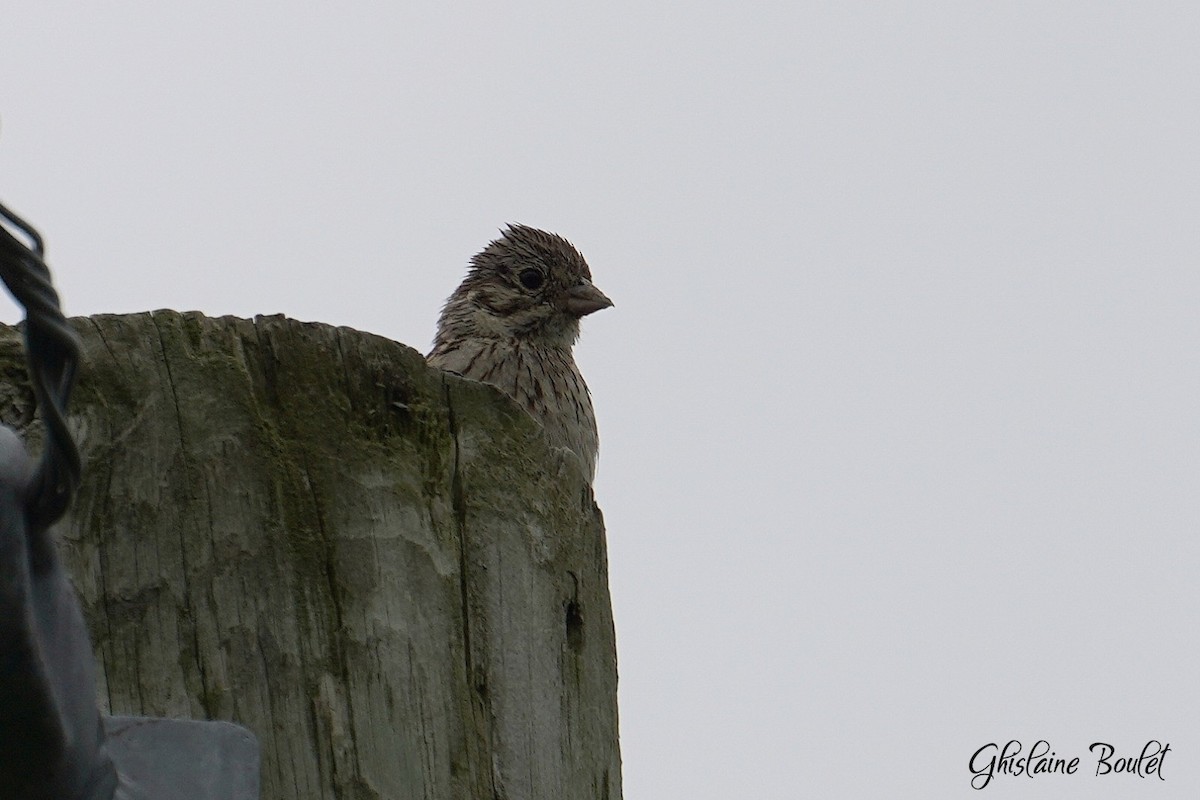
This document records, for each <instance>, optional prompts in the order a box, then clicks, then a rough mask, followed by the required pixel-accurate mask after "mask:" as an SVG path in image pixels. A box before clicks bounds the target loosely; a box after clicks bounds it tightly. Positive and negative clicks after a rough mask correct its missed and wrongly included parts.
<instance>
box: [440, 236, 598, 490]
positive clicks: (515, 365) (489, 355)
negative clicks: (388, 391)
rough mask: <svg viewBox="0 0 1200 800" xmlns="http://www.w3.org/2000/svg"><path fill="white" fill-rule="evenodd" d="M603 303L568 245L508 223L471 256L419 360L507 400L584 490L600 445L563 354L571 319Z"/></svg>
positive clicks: (578, 378)
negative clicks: (563, 453)
mask: <svg viewBox="0 0 1200 800" xmlns="http://www.w3.org/2000/svg"><path fill="white" fill-rule="evenodd" d="M612 305H613V302H612V300H610V299H608V297H607V296H606V295H605V294H604V293H603V292H601V291H600V290H599V289H597V288H596V287H595V286H594V285H593V284H592V272H591V269H590V268H589V267H588V265H587V261H585V260H584V258H583V255H582V254H580V252H579V251H578V250H577V249H576V248H575V246H574V245H573V244H571V243H570V242H569V241H567V240H566V239H564V238H563V237H561V236H559V235H558V234H554V233H548V232H546V231H543V230H538V229H537V228H531V227H529V226H527V225H521V224H517V223H513V224H510V225H508V226H507V227H506V228H504V229H501V231H500V237H499V238H497V239H495V240H494V241H492V242H490V243H489V244H488V245H487V246H486V247H485V248H483V250H482V251H480V252H479V253H478V254H476V255H475V256H474V257H472V258H471V262H470V267H469V269H468V271H467V276H466V277H465V278H464V279H463V281H462V283H461V284H460V285H459V286H458V288H457V289H455V290H454V292H453V293H452V294H451V295H450V297H449V298H448V299H447V300H446V304H445V306H444V307H443V308H442V313H441V316H440V317H439V319H438V326H437V334H436V336H435V337H434V342H433V349H432V350H431V351H430V352H429V355H428V356H426V361H427V363H428V364H430V365H431V366H434V367H437V368H439V369H442V370H446V371H449V372H454V373H457V374H459V375H461V376H463V377H465V378H470V379H473V380H477V381H480V382H481V383H487V384H491V385H492V386H495V387H496V388H497V389H499V390H500V391H502V392H504V393H505V394H506V395H508V396H509V397H511V398H512V399H513V400H515V401H516V402H517V403H518V404H519V405H520V406H522V407H523V408H524V409H525V410H526V411H528V412H529V414H530V415H531V416H532V417H533V418H534V419H535V420H537V421H538V422H540V423H541V425H542V428H543V429H544V430H545V432H546V438H547V440H548V441H549V442H550V444H551V445H553V446H555V447H560V448H565V449H567V450H570V451H571V452H573V453H574V454H575V455H576V456H577V457H578V458H579V460H580V462H581V463H582V465H583V472H584V475H585V477H586V478H587V481H588V483H589V484H590V483H591V482H592V481H593V480H594V478H595V475H596V462H597V458H598V454H599V446H600V438H599V434H598V433H597V430H596V415H595V411H594V409H593V408H592V398H591V392H590V391H589V390H588V387H587V384H586V383H585V382H584V380H583V375H582V374H580V372H579V367H578V366H577V365H576V364H575V357H574V355H573V353H572V348H573V347H574V345H575V342H576V341H578V339H579V327H580V326H579V321H580V320H581V319H582V318H583V317H585V316H587V315H588V314H592V313H594V312H596V311H600V310H601V309H604V308H608V307H610V306H612Z"/></svg>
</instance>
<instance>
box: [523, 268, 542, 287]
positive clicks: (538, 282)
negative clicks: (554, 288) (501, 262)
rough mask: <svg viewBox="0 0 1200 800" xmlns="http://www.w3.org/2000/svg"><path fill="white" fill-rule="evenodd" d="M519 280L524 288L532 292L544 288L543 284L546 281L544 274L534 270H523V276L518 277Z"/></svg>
mask: <svg viewBox="0 0 1200 800" xmlns="http://www.w3.org/2000/svg"><path fill="white" fill-rule="evenodd" d="M517 279H518V280H520V281H521V285H522V286H524V287H525V288H526V289H529V290H530V291H533V290H534V289H540V288H542V283H544V282H545V280H546V279H545V278H543V277H542V273H540V272H538V271H537V270H536V269H532V268H530V269H523V270H521V274H520V275H518V276H517Z"/></svg>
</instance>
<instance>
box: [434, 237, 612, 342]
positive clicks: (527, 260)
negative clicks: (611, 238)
mask: <svg viewBox="0 0 1200 800" xmlns="http://www.w3.org/2000/svg"><path fill="white" fill-rule="evenodd" d="M611 305H612V301H611V300H609V299H608V298H607V297H605V295H604V293H603V292H601V291H600V290H599V289H597V288H596V287H595V286H593V285H592V272H591V270H590V269H588V265H587V262H586V261H584V259H583V256H582V255H580V253H579V251H578V250H576V249H575V247H574V246H573V245H572V244H571V243H570V242H568V241H567V240H566V239H564V238H562V237H561V236H558V235H557V234H553V233H547V232H545V231H540V230H537V229H536V228H530V227H528V226H525V225H516V224H514V225H509V226H508V228H507V229H506V230H503V231H501V236H500V238H499V239H496V240H495V241H493V242H492V243H490V244H489V245H488V246H487V247H485V248H484V249H483V251H482V252H480V253H479V254H478V255H476V256H475V257H474V258H472V259H471V270H470V272H469V273H468V275H467V277H466V279H465V280H464V281H463V283H462V285H461V286H459V287H458V289H457V290H456V291H455V292H454V294H453V295H451V297H450V299H449V300H448V301H447V303H446V310H445V311H444V312H443V317H444V321H446V322H449V321H451V318H453V321H454V322H456V323H459V324H462V323H467V324H468V325H469V327H470V328H471V329H472V332H473V333H474V334H475V335H477V336H487V337H495V338H515V339H540V340H541V341H542V342H543V343H544V344H547V345H551V346H560V347H570V346H571V345H572V344H574V343H575V340H576V339H577V338H578V336H579V320H580V318H581V317H584V316H586V315H588V314H591V313H592V312H593V311H599V310H600V309H602V308H608V307H609V306H611Z"/></svg>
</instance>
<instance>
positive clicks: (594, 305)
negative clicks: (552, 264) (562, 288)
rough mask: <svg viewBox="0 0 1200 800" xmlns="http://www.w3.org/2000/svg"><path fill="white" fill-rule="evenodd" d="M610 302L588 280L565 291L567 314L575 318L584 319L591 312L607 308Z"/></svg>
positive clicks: (611, 302)
mask: <svg viewBox="0 0 1200 800" xmlns="http://www.w3.org/2000/svg"><path fill="white" fill-rule="evenodd" d="M612 304H613V301H612V300H609V299H608V298H607V297H605V295H604V292H602V291H600V290H599V289H597V288H596V287H595V286H592V282H591V281H589V280H586V279H585V280H583V281H581V282H580V283H578V284H576V285H575V286H572V287H571V288H570V289H568V290H567V302H566V308H567V313H569V314H572V315H574V316H576V317H586V316H587V315H588V314H591V313H592V312H593V311H599V310H600V309H602V308H608V307H609V306H611V305H612Z"/></svg>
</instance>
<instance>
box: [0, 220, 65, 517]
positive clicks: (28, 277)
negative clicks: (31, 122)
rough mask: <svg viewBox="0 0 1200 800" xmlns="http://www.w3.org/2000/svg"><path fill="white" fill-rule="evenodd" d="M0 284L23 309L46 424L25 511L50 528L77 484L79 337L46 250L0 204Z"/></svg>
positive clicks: (34, 379) (33, 232) (31, 374)
mask: <svg viewBox="0 0 1200 800" xmlns="http://www.w3.org/2000/svg"><path fill="white" fill-rule="evenodd" d="M0 222H3V223H5V224H7V225H9V226H11V227H13V228H15V229H16V230H17V231H19V232H20V233H21V234H22V235H23V236H24V237H25V238H26V239H27V240H28V242H29V243H28V244H26V243H24V242H22V241H21V240H19V239H18V238H17V237H16V236H14V235H13V234H12V233H11V232H10V231H9V230H8V228H7V227H5V225H4V224H0V280H3V281H4V285H5V286H7V287H8V291H9V292H10V293H11V294H12V296H13V297H14V298H15V299H16V301H17V302H18V303H20V304H21V305H22V306H24V307H25V348H26V351H27V355H28V359H29V377H30V380H31V381H32V383H33V392H34V396H35V397H36V398H37V403H38V409H39V410H40V411H41V416H42V422H43V424H45V426H46V441H45V446H44V447H43V448H42V459H41V462H40V463H39V465H38V469H37V473H36V474H35V476H34V479H33V481H32V482H31V484H30V496H29V498H28V499H27V502H26V513H27V515H28V520H29V524H30V525H31V527H44V526H48V525H50V524H51V523H53V522H54V521H55V520H57V519H58V518H59V517H61V516H62V515H63V513H64V512H65V511H66V510H67V507H68V506H69V505H70V503H71V497H72V496H73V495H74V493H75V489H76V488H77V487H78V486H79V474H80V463H79V451H78V449H76V447H75V440H74V439H73V438H72V437H71V433H70V431H69V430H67V418H66V414H67V403H68V401H69V400H70V397H71V388H72V387H73V386H74V384H75V370H76V367H77V366H78V364H79V338H78V337H77V336H76V335H75V331H73V330H72V329H71V327H70V326H69V325H68V324H67V319H66V317H65V316H63V313H62V310H61V308H60V306H59V302H58V293H57V292H55V291H54V286H53V284H52V283H51V282H50V270H49V268H48V267H47V266H46V262H45V260H44V256H45V252H46V248H45V244H44V242H43V241H42V237H41V236H40V235H39V234H38V232H37V231H36V230H34V228H33V226H31V225H30V224H28V223H27V222H25V221H24V220H22V219H21V218H20V217H18V216H17V215H16V214H14V213H13V212H12V211H10V210H9V209H8V208H6V207H5V206H4V205H3V204H0Z"/></svg>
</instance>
